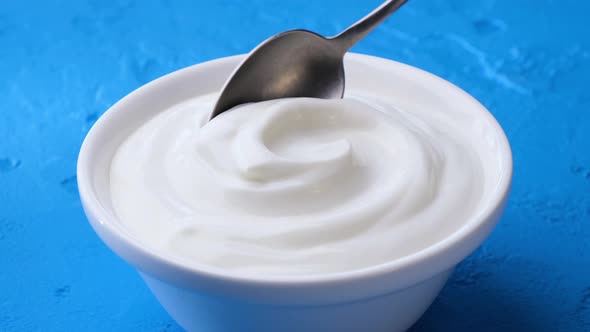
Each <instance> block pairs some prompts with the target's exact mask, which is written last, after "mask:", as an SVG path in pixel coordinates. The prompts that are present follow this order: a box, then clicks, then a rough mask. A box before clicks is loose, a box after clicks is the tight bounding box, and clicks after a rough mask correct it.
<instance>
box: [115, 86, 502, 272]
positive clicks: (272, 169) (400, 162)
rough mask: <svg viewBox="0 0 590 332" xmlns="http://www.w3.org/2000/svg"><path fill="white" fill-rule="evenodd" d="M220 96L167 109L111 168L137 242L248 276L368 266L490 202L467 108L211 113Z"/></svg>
mask: <svg viewBox="0 0 590 332" xmlns="http://www.w3.org/2000/svg"><path fill="white" fill-rule="evenodd" d="M214 101H215V96H212V95H207V96H200V97H197V98H195V99H192V100H188V101H186V102H183V103H181V104H178V105H176V106H173V107H171V108H170V109H167V110H163V112H161V113H160V114H159V115H157V116H156V117H154V118H152V119H151V120H149V121H148V122H147V123H145V124H144V125H142V126H141V127H140V128H139V129H137V130H136V131H135V132H133V133H132V134H131V135H130V136H129V137H128V138H127V139H126V140H125V142H124V143H123V144H122V145H121V146H120V148H119V149H118V151H117V152H116V154H115V156H114V158H113V160H112V164H111V170H110V181H111V182H110V189H111V195H112V203H113V207H114V209H115V211H116V213H117V215H118V217H119V219H120V220H121V222H122V223H123V225H124V226H125V227H126V228H127V229H128V231H129V232H130V233H131V234H133V235H134V236H135V237H136V238H137V239H138V240H139V241H141V242H143V243H145V244H147V245H150V246H153V247H154V248H157V249H159V250H160V251H161V252H165V253H167V254H168V255H171V256H175V257H179V258H182V259H185V260H189V261H192V262H193V263H194V264H195V265H197V266H203V265H204V266H210V267H215V268H221V269H224V270H232V271H234V272H236V273H243V274H249V275H317V274H326V273H336V272H343V271H352V270H358V269H362V268H365V267H369V266H373V265H378V264H382V263H385V262H389V261H392V260H396V259H399V258H402V257H404V256H407V255H410V254H413V253H416V252H419V251H420V250H423V249H425V248H427V247H429V246H431V245H434V244H436V243H437V242H439V241H441V240H443V239H445V238H446V237H448V236H449V235H450V234H452V233H453V232H455V231H456V230H458V229H459V228H461V227H462V226H463V225H464V224H465V223H466V222H467V221H468V220H469V219H470V218H472V217H473V216H474V215H475V214H476V213H477V210H478V206H479V205H480V204H481V202H482V195H483V194H482V193H483V192H484V186H485V178H486V174H485V173H486V168H485V167H484V166H483V164H484V161H485V160H490V158H492V157H491V156H489V155H486V153H488V154H489V153H490V150H489V149H488V150H486V149H482V148H481V145H482V143H481V142H478V140H477V139H473V137H472V136H470V134H469V130H467V128H462V127H461V123H464V121H462V119H460V118H458V117H460V116H461V114H463V113H460V112H458V113H448V114H447V113H445V112H432V110H428V111H424V110H421V109H420V107H415V108H403V107H400V106H399V105H396V102H395V100H390V99H387V98H384V97H381V96H371V95H362V94H357V95H352V96H347V97H346V98H345V99H343V100H319V99H307V98H298V99H282V100H274V101H267V102H261V103H254V104H247V105H242V106H239V107H237V108H235V109H233V110H231V111H229V112H225V113H223V114H221V115H220V116H218V117H216V118H215V119H214V120H213V121H211V122H207V121H206V119H207V116H208V112H209V111H210V110H211V108H212V105H213V102H214Z"/></svg>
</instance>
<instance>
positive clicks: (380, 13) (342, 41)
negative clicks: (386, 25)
mask: <svg viewBox="0 0 590 332" xmlns="http://www.w3.org/2000/svg"><path fill="white" fill-rule="evenodd" d="M407 1H408V0H389V1H385V2H384V3H383V4H382V5H381V6H379V7H378V8H377V9H375V10H374V11H373V12H371V13H370V14H369V15H367V16H365V17H363V18H362V19H361V20H360V21H358V22H356V23H355V24H353V25H351V26H350V27H349V28H348V29H346V30H344V31H343V32H342V33H340V34H339V35H337V36H336V37H334V38H332V40H334V41H335V42H336V43H337V44H338V46H339V47H340V48H341V49H342V53H346V51H348V50H349V49H350V48H351V47H353V46H354V45H355V44H356V43H358V42H359V41H360V40H361V39H363V38H364V37H365V36H366V35H368V34H369V32H371V31H373V29H375V28H376V27H377V26H378V25H379V24H381V23H382V22H383V21H385V19H386V18H388V17H389V16H390V15H391V14H393V13H394V12H395V11H396V10H398V9H399V8H400V7H401V6H402V5H403V4H405V3H406V2H407Z"/></svg>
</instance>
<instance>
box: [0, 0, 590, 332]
mask: <svg viewBox="0 0 590 332" xmlns="http://www.w3.org/2000/svg"><path fill="white" fill-rule="evenodd" d="M379 3H380V1H379V0H365V1H357V0H317V1H309V0H284V1H270V0H251V1H238V0H234V1H229V0H202V1H196V0H175V1H171V0H170V1H167V0H160V1H155V0H154V1H152V0H145V1H140V0H125V1H104V0H69V1H68V0H55V1H41V0H38V1H34V0H21V1H15V0H3V1H2V2H1V3H0V331H36V330H42V331H178V330H180V328H179V327H178V326H177V325H176V324H175V323H174V322H173V321H172V319H171V318H170V317H169V316H168V315H167V314H166V313H165V312H164V310H163V309H162V308H161V307H160V306H159V304H158V303H157V301H156V300H155V299H154V298H153V297H152V296H151V295H150V293H149V291H148V290H147V288H146V287H145V286H144V284H143V283H142V282H141V280H140V279H139V277H138V275H137V274H136V273H135V272H134V270H133V269H132V268H131V267H130V266H128V265H126V264H125V263H124V262H123V261H121V260H120V259H118V258H117V257H116V256H115V255H114V254H112V253H111V252H110V251H109V250H108V249H107V248H106V247H105V246H104V245H103V244H102V243H101V242H100V240H99V239H98V238H97V237H96V235H95V234H94V233H93V231H92V230H91V228H90V226H89V225H88V224H87V222H86V220H85V217H84V214H83V212H82V209H81V206H80V202H79V200H78V197H77V188H76V175H75V165H76V158H77V153H78V149H79V147H80V144H81V142H82V140H83V138H84V136H85V134H86V132H87V131H88V130H89V128H90V127H91V126H92V124H93V123H94V122H95V121H96V119H97V118H98V117H99V116H100V115H101V114H102V113H103V112H104V111H105V110H106V109H107V108H108V107H109V106H110V105H112V104H113V103H114V102H116V101H117V100H118V99H120V98H122V97H123V96H125V95H126V94H127V93H129V92H130V91H132V90H133V89H135V88H137V87H139V86H141V85H142V84H144V83H147V82H148V81H150V80H153V79H155V78H157V77H158V76H161V75H163V74H166V73H169V72H171V71H173V70H176V69H180V68H182V67H185V66H188V65H192V64H194V63H197V62H203V61H206V60H210V59H214V58H218V57H223V56H228V55H233V54H237V53H244V52H247V51H249V50H250V49H251V48H252V47H254V46H255V45H256V44H257V43H258V42H260V41H262V40H263V39H265V38H266V37H268V36H270V35H272V34H274V33H276V32H280V31H282V30H286V29H291V28H307V29H312V30H314V31H318V32H320V33H323V34H327V35H331V34H334V33H336V32H338V31H340V30H341V29H342V28H344V27H345V26H347V25H348V24H350V23H352V22H353V21H355V20H356V19H358V18H359V17H361V16H362V15H364V14H365V13H366V12H368V11H369V10H370V9H372V8H373V7H375V6H377V5H378V4H379ZM588 13H590V3H589V2H587V1H580V0H561V1H554V0H536V1H533V0H515V1H500V0H478V1H471V0H412V1H410V3H409V4H408V5H407V6H406V7H405V8H403V9H402V10H401V11H400V12H399V13H398V14H396V15H395V17H394V18H393V19H391V20H389V21H388V22H387V23H386V24H385V25H384V26H382V27H380V28H378V30H376V31H375V32H374V33H373V34H371V35H370V36H369V37H368V38H367V39H366V40H364V41H363V42H362V43H361V44H359V45H358V46H357V47H356V48H355V51H357V52H361V53H368V54H373V55H377V56H382V57H386V58H390V59H395V60H399V61H402V62H405V63H408V64H411V65H414V66H417V67H420V68H423V69H425V70H428V71H431V72H433V73H435V74H438V75H440V76H442V77H444V78H446V79H448V80H450V81H452V82H454V83H456V84H457V85H459V86H461V87H463V88H464V89H465V90H467V91H468V92H470V93H471V94H473V95H474V96H475V97H476V98H478V99H479V100H481V102H482V103H483V104H485V105H486V106H487V107H488V108H489V109H490V110H491V111H492V113H493V114H494V115H495V116H496V117H497V118H498V120H499V122H500V123H501V124H502V125H503V127H504V128H505V130H506V133H507V135H508V137H509V139H510V141H511V143H512V146H513V152H514V161H515V173H514V186H513V193H512V196H511V200H510V202H509V205H508V208H507V211H506V214H505V217H504V219H503V220H502V222H501V223H500V225H499V226H498V227H497V229H496V231H495V232H494V233H493V235H492V236H491V238H490V239H489V240H488V241H487V242H485V244H484V245H483V247H482V248H481V249H480V250H478V251H477V252H476V253H475V254H473V255H472V256H471V257H470V258H469V259H468V260H467V261H465V262H464V263H463V264H461V266H460V267H459V269H458V271H457V272H456V273H455V275H454V277H453V278H452V280H451V281H450V283H449V284H448V285H447V287H446V288H445V289H444V291H443V292H442V294H441V296H440V297H439V298H438V299H437V301H436V302H435V304H434V305H433V306H432V308H431V309H430V310H429V311H428V312H427V314H426V315H425V316H424V317H423V319H422V320H421V321H420V322H419V323H418V324H417V325H416V326H415V327H414V328H413V329H412V331H413V332H418V331H419V332H422V331H459V332H461V331H590V93H589V88H590V84H589V78H590V23H589V18H588ZM229 319H231V318H229Z"/></svg>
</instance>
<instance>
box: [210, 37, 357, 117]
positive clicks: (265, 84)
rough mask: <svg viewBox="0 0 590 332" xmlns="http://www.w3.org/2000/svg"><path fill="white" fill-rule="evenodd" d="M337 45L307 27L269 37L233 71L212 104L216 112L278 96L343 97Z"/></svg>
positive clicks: (341, 66) (341, 69)
mask: <svg viewBox="0 0 590 332" xmlns="http://www.w3.org/2000/svg"><path fill="white" fill-rule="evenodd" d="M337 45H338V44H336V43H334V42H333V41H332V40H330V39H327V38H325V37H323V36H320V35H318V34H316V33H314V32H311V31H306V30H292V31H287V32H283V33H281V34H279V35H276V36H273V37H271V38H270V39H268V40H267V41H265V42H263V43H262V44H260V45H259V46H258V47H257V48H255V49H254V50H253V51H252V52H251V53H250V55H249V56H248V57H247V58H246V59H245V60H244V61H243V62H242V63H241V64H240V65H239V66H238V68H237V69H236V71H235V72H234V73H233V74H232V76H231V79H230V80H229V81H228V82H227V83H226V86H225V87H224V89H223V91H222V93H221V95H220V97H219V100H218V103H217V105H216V106H215V109H216V110H217V112H216V113H221V112H222V111H223V110H229V109H230V108H232V107H234V106H237V105H240V104H244V103H251V102H259V101H264V100H271V99H278V98H288V97H302V96H305V97H315V98H342V96H343V94H344V64H343V55H344V52H346V50H344V51H343V50H342V49H340V48H338V47H335V46H337ZM215 115H217V114H215ZM213 117H214V116H213Z"/></svg>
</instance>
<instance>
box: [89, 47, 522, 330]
mask: <svg viewBox="0 0 590 332" xmlns="http://www.w3.org/2000/svg"><path fill="white" fill-rule="evenodd" d="M241 57H242V56H237V57H230V58H224V59H219V60H215V61H211V62H207V63H203V64H200V65H196V66H192V67H189V68H185V69H182V70H179V71H177V72H174V73H172V74H169V75H166V76H164V77H162V78H160V79H157V80H155V81H153V82H151V83H149V84H147V85H145V86H143V87H141V88H139V89H138V90H136V91H134V92H133V93H131V94H130V95H128V96H127V97H125V98H123V99H122V100H121V101H119V102H118V103H116V104H115V105H114V106H113V107H111V109H109V110H108V112H106V113H105V114H104V115H103V116H102V117H101V118H100V119H99V120H98V121H97V122H96V124H95V125H94V127H93V128H92V130H91V131H90V133H89V134H88V136H87V137H86V140H85V141H84V144H83V145H82V148H81V151H80V156H79V160H78V186H79V190H80V197H81V200H82V203H83V206H84V210H85V212H86V215H87V216H88V219H89V220H90V224H91V225H92V227H93V228H94V230H95V231H96V233H98V235H99V236H100V238H101V239H102V240H103V241H104V242H105V243H106V244H107V245H108V246H109V247H110V248H111V249H112V250H113V251H114V252H115V253H117V254H118V255H119V256H121V257H122V258H123V259H124V260H126V261H127V262H128V263H129V264H131V265H133V266H134V267H135V268H137V270H139V272H140V274H141V276H142V278H143V279H144V280H145V282H146V283H147V285H148V286H149V287H150V289H151V290H152V292H153V293H154V294H155V296H156V297H157V298H158V299H159V300H160V302H161V303H162V305H163V306H164V308H166V310H167V311H168V312H169V313H170V315H172V317H173V318H174V319H175V320H176V321H177V322H178V323H179V324H180V325H181V326H183V327H184V328H186V329H187V330H189V331H209V332H211V331H213V332H221V331H224V332H226V331H227V332H239V331H257V332H267V331H269V332H270V331H283V332H288V331H298V332H299V331H307V332H316V331H317V332H319V331H339V332H342V331H372V332H378V331H384V332H385V331H386V332H395V331H404V330H406V329H408V328H409V327H410V326H411V325H412V324H413V323H414V322H415V321H416V320H417V319H418V318H419V317H420V316H421V315H422V313H423V312H424V311H425V310H426V309H427V308H428V306H429V305H430V304H431V303H432V301H433V300H434V298H435V297H436V295H437V294H438V293H439V291H440V289H441V288H442V287H443V285H444V284H445V282H446V281H447V279H448V277H449V275H450V274H451V272H452V270H453V268H454V267H455V265H456V264H457V263H459V262H460V261H461V260H462V259H464V258H465V257H466V256H467V255H469V254H470V253H471V252H472V251H473V250H475V249H476V248H477V247H478V246H479V245H480V244H481V243H482V241H483V240H484V239H485V238H486V237H487V236H488V235H489V233H490V232H491V231H492V229H493V228H494V226H495V225H496V223H497V221H498V220H499V218H500V215H501V214H502V212H503V209H504V205H505V202H506V199H507V196H508V191H509V187H510V181H511V176H512V156H511V152H510V147H509V144H508V141H507V139H506V137H505V135H504V132H503V131H502V129H501V127H500V126H499V125H498V123H497V122H496V120H495V119H494V118H493V116H492V115H491V114H490V113H489V112H488V111H487V110H486V109H485V108H484V107H483V106H482V105H481V104H479V103H478V102H477V101H476V100H475V99H473V98H472V97H471V96H469V95H468V94H467V93H465V92H464V91H462V90H461V89H459V88H457V87H456V86H454V85H452V84H451V83H449V82H447V81H445V80H443V79H441V78H438V77H436V76H433V75H431V74H429V73H426V72H424V71H422V70H419V69H416V68H413V67H410V66H407V65H403V64H400V63H397V62H393V61H389V60H385V59H381V58H375V57H371V56H366V55H359V54H348V55H347V57H346V61H345V65H346V74H347V85H348V87H350V88H353V89H358V88H361V89H363V90H374V91H376V92H377V93H379V94H388V93H389V94H391V93H392V91H395V96H399V98H407V100H408V101H410V102H411V101H412V100H416V101H420V102H424V101H422V100H421V99H422V98H420V96H423V95H424V94H427V95H432V96H436V97H437V98H434V99H437V103H440V105H443V106H444V107H442V109H443V110H444V108H445V107H450V108H453V109H458V110H465V111H466V112H472V113H473V116H474V117H477V118H478V119H481V120H482V121H481V122H483V123H485V125H484V128H481V129H482V131H481V132H482V134H481V135H482V138H481V139H487V140H488V141H489V142H490V145H491V147H490V148H493V149H494V150H495V154H496V155H497V158H498V165H497V178H495V179H490V180H491V181H497V186H496V187H495V189H493V190H491V191H492V192H490V193H489V195H488V198H489V199H488V203H487V204H485V207H484V209H483V210H482V211H480V212H481V213H480V214H479V217H478V218H475V219H474V220H472V221H471V222H469V223H467V224H465V226H464V227H462V228H461V229H459V230H457V231H456V232H455V233H453V234H452V235H451V236H449V237H448V238H446V239H445V240H443V241H441V242H439V243H436V244H435V245H433V246H431V247H428V248H427V249H425V250H422V251H420V252H417V253H415V254H412V255H410V256H407V257H404V258H402V259H398V260H395V261H391V262H388V263H386V264H382V265H378V266H373V267H370V268H365V269H362V270H358V271H352V272H346V273H337V274H331V275H325V276H319V277H295V276H294V277H268V278H261V277H258V278H254V277H248V276H240V275H232V274H228V273H225V272H224V271H220V270H215V269H213V268H207V267H204V266H196V265H195V264H190V263H189V262H186V261H182V260H181V259H176V258H170V257H168V256H166V255H165V254H164V253H162V252H159V251H158V250H157V249H154V248H151V247H149V246H148V245H145V244H142V243H140V242H139V241H137V239H136V238H134V237H133V234H129V233H128V232H127V231H126V229H125V228H124V227H123V226H122V225H121V223H120V222H119V220H118V219H117V216H116V215H115V213H114V211H113V208H112V205H111V198H110V192H109V168H110V162H111V158H112V156H113V154H114V153H115V151H116V149H117V148H118V146H119V145H120V144H121V142H122V141H123V140H124V139H125V138H126V137H127V136H128V135H129V134H130V133H131V132H132V131H133V130H135V129H136V128H138V127H139V126H140V125H141V124H142V123H144V122H146V121H147V120H148V119H149V118H151V117H152V116H154V115H155V114H157V113H158V112H161V111H162V110H165V109H166V108H168V107H169V106H172V105H173V104H175V103H178V102H180V101H183V100H186V99H189V98H191V97H194V96H196V95H199V94H204V93H210V92H214V91H217V90H219V89H220V88H221V86H222V84H223V82H224V81H225V79H226V78H227V77H228V75H229V74H230V73H231V71H232V70H233V69H234V67H235V66H236V65H237V64H238V62H239V61H240V59H241ZM367 77H369V78H370V80H367V79H366V78H367ZM361 78H363V79H361ZM361 81H362V82H363V83H362V84H363V86H358V84H359V83H358V82H361ZM367 82H369V83H367ZM428 99H430V98H428ZM484 135H486V137H485V138H484V137H483V136H484ZM491 187H493V186H491Z"/></svg>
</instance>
